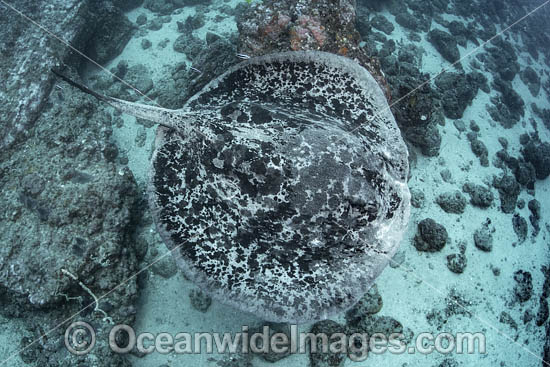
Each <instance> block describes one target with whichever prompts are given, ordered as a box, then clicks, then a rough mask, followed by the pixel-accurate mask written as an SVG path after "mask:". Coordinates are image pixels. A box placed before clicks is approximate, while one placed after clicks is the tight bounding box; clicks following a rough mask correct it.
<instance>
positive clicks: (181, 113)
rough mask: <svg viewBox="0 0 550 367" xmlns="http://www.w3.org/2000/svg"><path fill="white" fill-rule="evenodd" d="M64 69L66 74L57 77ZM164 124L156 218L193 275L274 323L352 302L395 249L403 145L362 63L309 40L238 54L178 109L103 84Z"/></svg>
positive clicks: (154, 166) (123, 105) (325, 313)
mask: <svg viewBox="0 0 550 367" xmlns="http://www.w3.org/2000/svg"><path fill="white" fill-rule="evenodd" d="M62 77H63V76H62ZM63 78H64V79H65V80H67V81H68V82H69V83H71V84H72V85H74V86H76V87H78V88H80V89H81V90H83V91H85V92H86V93H89V94H92V95H94V96H95V97H97V98H98V99H100V100H102V101H104V102H107V103H109V104H111V105H112V106H114V107H115V108H117V109H119V110H121V111H123V112H126V113H129V114H131V115H134V116H137V117H140V118H145V119H148V120H151V121H153V122H156V123H158V124H159V125H160V126H159V127H158V129H157V134H156V139H155V150H154V153H153V157H152V162H151V169H150V182H149V201H150V205H151V208H152V210H153V216H154V220H155V223H156V226H157V229H158V231H159V233H160V235H161V237H162V239H163V240H164V242H165V244H166V245H167V247H168V248H169V249H171V250H172V251H173V255H174V257H175V259H176V262H177V264H178V265H179V267H180V268H181V270H182V271H183V272H184V273H185V275H186V276H187V277H188V278H190V279H191V280H192V281H193V282H195V283H196V284H197V285H198V286H200V287H201V288H202V289H203V290H204V291H205V292H207V293H208V294H210V295H211V296H212V297H214V298H215V299H217V300H219V301H220V302H222V303H224V304H227V305H230V306H233V307H235V308H237V309H240V310H243V311H248V312H251V313H254V314H256V315H258V316H259V317H261V318H262V319H264V320H268V321H275V322H300V323H301V322H308V321H315V320H321V319H326V318H327V317H329V316H330V315H333V314H335V313H338V312H341V311H344V310H346V309H348V308H350V307H351V306H353V305H354V304H355V303H356V302H357V301H358V300H359V299H360V298H361V297H362V296H363V295H364V294H365V292H366V291H367V290H368V289H369V288H370V287H371V286H372V284H373V283H374V281H375V279H376V277H377V276H378V275H379V274H380V273H381V272H382V270H383V269H384V267H385V266H386V265H387V264H388V262H389V260H390V259H391V257H392V256H393V255H394V254H395V252H396V251H397V249H398V246H399V242H400V240H401V238H402V235H403V232H404V231H405V229H406V226H407V223H408V219H409V210H410V194H409V190H408V187H407V176H408V169H409V168H408V152H407V148H406V146H405V143H404V141H403V139H402V137H401V134H400V131H399V129H398V127H397V125H396V123H395V120H394V117H393V115H392V114H391V112H390V109H389V107H388V104H387V101H386V99H385V97H384V94H383V92H382V90H381V89H380V87H379V86H378V84H377V83H376V81H375V80H374V78H373V77H372V76H371V74H370V73H369V72H368V71H367V70H366V69H364V68H363V67H361V66H360V65H359V64H357V63H356V62H355V61H353V60H351V59H348V58H344V57H341V56H337V55H333V54H329V53H324V52H315V51H304V52H284V53H276V54H271V55H266V56H262V57H255V58H251V59H248V60H246V61H244V62H241V63H239V64H237V65H235V66H234V67H232V68H230V69H229V70H227V71H226V72H225V73H224V74H222V75H221V76H219V77H217V78H215V79H214V80H212V81H211V82H210V83H209V84H207V85H206V86H205V87H204V88H203V89H202V90H201V91H200V92H199V93H197V94H196V95H194V96H193V97H191V98H190V99H189V100H188V101H187V102H186V103H185V105H184V106H183V108H181V109H178V110H169V109H163V108H158V107H153V106H148V105H143V104H138V103H133V102H127V101H123V100H120V99H116V98H111V97H107V96H103V95H100V94H98V93H96V92H94V91H92V90H90V89H88V88H87V87H85V86H82V85H79V84H77V83H75V82H73V81H70V80H68V79H67V78H66V77H63Z"/></svg>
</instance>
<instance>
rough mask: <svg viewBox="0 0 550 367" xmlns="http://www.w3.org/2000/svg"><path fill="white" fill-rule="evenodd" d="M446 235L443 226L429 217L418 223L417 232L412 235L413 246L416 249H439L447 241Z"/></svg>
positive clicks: (433, 250) (428, 250)
mask: <svg viewBox="0 0 550 367" xmlns="http://www.w3.org/2000/svg"><path fill="white" fill-rule="evenodd" d="M448 237H449V235H448V234H447V230H446V229H445V227H443V226H442V225H441V224H439V223H437V222H436V221H435V220H433V219H431V218H426V219H423V220H422V221H420V223H418V232H417V233H416V236H415V237H414V247H416V249H417V250H418V251H427V252H436V251H440V250H441V249H442V248H443V247H444V246H445V244H446V243H447V239H448Z"/></svg>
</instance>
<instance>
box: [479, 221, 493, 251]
mask: <svg viewBox="0 0 550 367" xmlns="http://www.w3.org/2000/svg"><path fill="white" fill-rule="evenodd" d="M494 231H495V230H494V228H493V226H491V220H490V219H487V220H486V221H485V222H484V223H483V225H482V226H481V227H480V228H478V229H476V231H475V232H474V244H475V245H476V247H477V248H478V249H480V250H482V251H485V252H489V251H491V250H492V249H493V232H494Z"/></svg>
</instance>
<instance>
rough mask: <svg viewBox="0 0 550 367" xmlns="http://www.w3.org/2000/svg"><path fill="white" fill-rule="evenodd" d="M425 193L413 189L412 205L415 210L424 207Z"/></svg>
mask: <svg viewBox="0 0 550 367" xmlns="http://www.w3.org/2000/svg"><path fill="white" fill-rule="evenodd" d="M424 200H425V197H424V192H423V191H422V190H420V189H415V188H411V205H412V206H413V207H415V208H422V207H423V206H424Z"/></svg>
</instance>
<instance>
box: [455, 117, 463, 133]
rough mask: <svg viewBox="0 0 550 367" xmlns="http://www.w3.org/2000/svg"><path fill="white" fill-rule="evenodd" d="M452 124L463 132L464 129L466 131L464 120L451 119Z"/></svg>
mask: <svg viewBox="0 0 550 367" xmlns="http://www.w3.org/2000/svg"><path fill="white" fill-rule="evenodd" d="M453 125H454V126H455V128H456V129H457V130H458V131H459V132H461V133H463V132H464V131H466V124H465V123H464V121H462V120H454V121H453Z"/></svg>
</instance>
